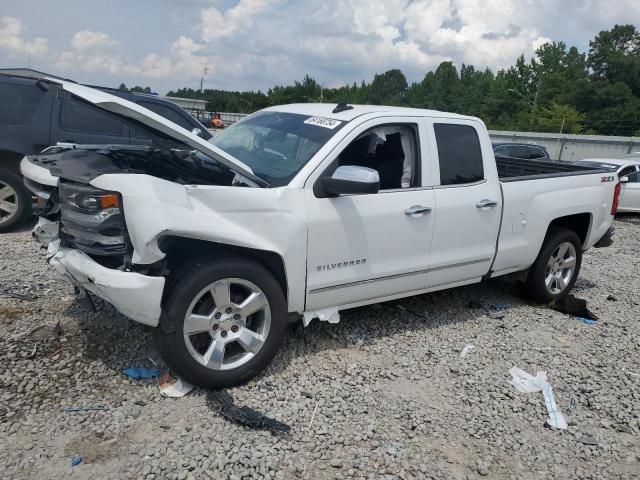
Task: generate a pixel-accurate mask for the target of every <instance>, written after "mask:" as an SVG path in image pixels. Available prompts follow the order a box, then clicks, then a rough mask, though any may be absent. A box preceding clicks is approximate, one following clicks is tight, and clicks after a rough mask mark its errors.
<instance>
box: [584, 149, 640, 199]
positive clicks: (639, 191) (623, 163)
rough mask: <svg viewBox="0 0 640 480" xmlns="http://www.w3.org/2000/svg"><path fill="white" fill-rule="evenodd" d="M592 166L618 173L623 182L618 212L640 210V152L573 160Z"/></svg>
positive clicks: (585, 165)
mask: <svg viewBox="0 0 640 480" xmlns="http://www.w3.org/2000/svg"><path fill="white" fill-rule="evenodd" d="M573 165H580V166H584V167H590V168H606V169H609V170H610V171H612V172H616V173H617V174H618V178H619V179H620V183H621V187H622V189H621V191H620V200H619V202H618V212H640V154H635V155H633V154H632V155H628V156H626V157H625V158H620V159H618V158H593V159H592V158H589V159H585V160H578V161H576V162H573Z"/></svg>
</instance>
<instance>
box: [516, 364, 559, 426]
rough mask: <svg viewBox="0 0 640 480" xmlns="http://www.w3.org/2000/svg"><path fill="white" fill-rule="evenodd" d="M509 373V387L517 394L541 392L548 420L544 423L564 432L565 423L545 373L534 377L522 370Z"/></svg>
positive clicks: (539, 373)
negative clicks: (516, 391)
mask: <svg viewBox="0 0 640 480" xmlns="http://www.w3.org/2000/svg"><path fill="white" fill-rule="evenodd" d="M509 373H510V374H511V377H512V378H511V385H513V386H514V387H515V388H516V390H518V391H519V392H522V393H533V392H542V394H543V395H544V404H545V406H546V407H547V413H548V414H549V418H548V419H547V422H546V424H547V425H548V426H549V427H551V428H556V429H561V430H565V429H566V428H567V421H566V420H565V418H564V415H562V413H561V412H560V409H559V408H558V405H557V404H556V400H555V398H554V397H553V389H552V388H551V385H549V382H547V372H541V371H539V372H536V376H535V377H534V376H533V375H531V374H529V373H527V372H525V371H524V370H520V369H519V368H517V367H513V368H512V369H511V370H509Z"/></svg>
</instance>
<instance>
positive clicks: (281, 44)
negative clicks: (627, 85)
mask: <svg viewBox="0 0 640 480" xmlns="http://www.w3.org/2000/svg"><path fill="white" fill-rule="evenodd" d="M616 23H633V24H635V25H640V1H639V0H564V1H563V0H535V1H534V0H511V1H509V0H413V1H412V0H384V1H383V0H322V1H302V0H219V1H216V0H126V1H125V0H110V1H106V2H96V1H87V0H57V1H55V2H51V1H45V0H0V68H2V67H15V66H26V65H27V64H28V61H29V57H30V58H31V65H32V67H33V68H35V69H38V70H43V71H46V72H50V73H54V74H57V75H62V76H66V77H69V78H73V79H74V80H77V81H81V82H85V83H94V84H101V85H107V86H117V85H119V84H120V82H125V83H127V84H128V85H133V84H139V85H144V86H146V85H150V86H151V87H152V88H153V89H154V90H155V91H158V92H159V93H164V92H166V91H167V90H169V89H172V88H179V87H182V86H185V85H187V86H191V87H194V88H197V87H198V84H199V81H200V76H201V72H202V69H203V67H205V66H207V67H209V74H208V75H207V76H206V77H205V86H206V87H210V88H225V89H267V88H269V87H270V86H273V85H274V84H283V83H289V82H292V81H293V80H296V79H301V78H302V77H303V76H304V74H306V73H309V74H311V75H312V76H314V77H315V78H316V79H317V80H318V81H320V82H321V83H322V84H324V85H325V86H327V87H333V86H338V85H341V84H344V83H351V82H353V81H358V82H359V81H360V80H362V79H366V80H369V79H371V78H372V76H373V74H374V73H376V72H383V71H385V70H388V69H390V68H400V69H402V70H403V71H404V72H405V74H406V75H407V77H408V78H409V80H410V81H413V80H420V79H422V77H423V76H424V74H425V73H426V72H427V71H428V70H430V69H433V68H435V67H436V66H437V65H438V64H439V63H440V62H442V61H444V60H452V61H453V62H455V63H456V64H457V65H460V64H461V63H463V62H464V63H471V64H473V65H475V66H477V67H486V66H488V67H491V68H493V69H498V68H501V67H503V66H508V65H511V64H512V63H513V62H514V60H515V59H516V58H517V57H518V55H520V54H521V53H524V54H525V55H527V56H530V55H531V53H532V51H533V50H534V49H535V48H536V47H537V46H538V45H540V44H542V43H544V42H546V41H549V40H556V41H560V40H561V41H564V42H565V43H567V44H568V45H576V46H578V47H579V48H581V49H582V50H586V49H587V48H588V44H589V40H590V39H592V38H593V37H594V36H595V34H596V33H598V32H599V31H600V30H603V29H610V28H611V27H612V26H613V25H614V24H616Z"/></svg>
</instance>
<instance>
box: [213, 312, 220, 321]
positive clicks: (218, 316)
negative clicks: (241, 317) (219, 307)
mask: <svg viewBox="0 0 640 480" xmlns="http://www.w3.org/2000/svg"><path fill="white" fill-rule="evenodd" d="M221 316H222V314H221V313H220V312H217V313H216V314H215V317H216V320H220V317H221Z"/></svg>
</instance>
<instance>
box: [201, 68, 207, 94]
mask: <svg viewBox="0 0 640 480" xmlns="http://www.w3.org/2000/svg"><path fill="white" fill-rule="evenodd" d="M208 73H209V67H204V68H203V69H202V77H200V93H202V84H203V83H204V76H205V75H207V74H208Z"/></svg>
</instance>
